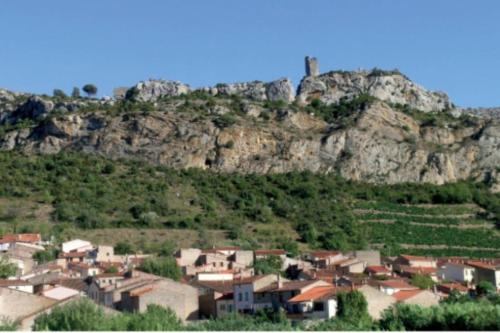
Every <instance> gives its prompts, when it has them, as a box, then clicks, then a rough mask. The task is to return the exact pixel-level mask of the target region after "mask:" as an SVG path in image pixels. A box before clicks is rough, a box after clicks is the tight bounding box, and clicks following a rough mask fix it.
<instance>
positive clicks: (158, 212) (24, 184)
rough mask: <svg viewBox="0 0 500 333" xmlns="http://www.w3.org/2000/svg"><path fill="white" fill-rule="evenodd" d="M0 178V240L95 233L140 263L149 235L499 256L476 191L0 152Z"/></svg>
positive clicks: (489, 215)
mask: <svg viewBox="0 0 500 333" xmlns="http://www.w3.org/2000/svg"><path fill="white" fill-rule="evenodd" d="M0 175H1V181H0V221H1V222H0V225H1V228H2V229H1V230H2V232H6V231H13V230H16V231H41V232H42V233H43V235H44V237H49V236H50V235H55V236H57V237H60V238H62V239H64V238H68V237H70V235H71V236H75V235H79V236H81V237H85V235H93V237H100V239H103V238H104V239H105V238H106V237H105V234H103V233H102V232H104V231H106V232H108V233H109V234H110V235H112V234H113V233H114V230H117V228H120V229H119V230H129V231H130V232H129V233H128V235H129V236H130V235H136V237H137V238H135V239H130V241H131V242H135V243H136V245H137V246H138V249H140V250H144V251H148V250H150V247H151V244H149V239H148V236H147V232H149V231H148V229H151V230H153V229H154V230H157V232H155V234H156V235H157V236H156V237H157V239H156V241H158V242H161V241H164V240H167V241H173V242H175V243H176V244H179V240H180V239H182V245H183V246H189V245H199V246H212V245H217V244H236V245H241V246H243V247H247V248H257V247H263V246H278V247H283V248H296V246H297V244H298V245H299V247H300V248H325V249H341V250H349V249H359V248H369V247H379V248H381V249H382V250H383V251H384V252H385V253H389V254H394V253H399V252H406V253H421V252H425V253H429V252H430V253H435V254H450V255H451V254H452V255H469V256H493V255H498V249H500V235H499V234H498V231H497V230H496V226H495V222H496V221H498V218H499V216H500V195H499V194H491V193H490V192H489V191H488V189H487V186H486V185H484V184H482V183H472V182H465V181H464V182H459V183H452V184H448V185H443V186H436V185H429V184H399V185H373V184H365V183H359V182H353V181H347V180H344V179H342V178H340V177H338V176H335V175H319V174H313V173H310V172H300V173H299V172H292V173H283V174H268V175H257V174H246V175H241V174H235V173H214V172H211V171H203V170H199V169H186V170H174V169H170V168H167V167H163V166H151V165H145V164H144V163H142V162H139V161H130V160H110V159H106V158H104V157H99V156H97V155H89V154H83V153H59V154H55V155H31V156H26V155H23V154H21V153H18V152H1V153H0ZM99 230H102V232H100V231H99ZM119 230H118V232H119ZM134 230H137V232H135V231H134ZM141 230H143V231H141ZM170 230H172V231H170ZM205 230H210V232H205ZM161 233H163V235H164V237H162V236H161ZM181 235H187V236H184V238H183V236H181ZM110 239H111V242H114V241H118V240H120V239H114V238H113V237H110Z"/></svg>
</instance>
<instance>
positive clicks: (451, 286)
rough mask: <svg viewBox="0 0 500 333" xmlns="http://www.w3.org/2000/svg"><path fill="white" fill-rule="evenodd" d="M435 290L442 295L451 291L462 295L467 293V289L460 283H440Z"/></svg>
mask: <svg viewBox="0 0 500 333" xmlns="http://www.w3.org/2000/svg"><path fill="white" fill-rule="evenodd" d="M437 289H438V290H439V291H442V292H444V293H450V292H451V291H452V290H457V291H459V292H462V293H466V292H467V291H469V288H467V287H466V286H464V285H462V284H460V283H441V284H439V285H438V286H437Z"/></svg>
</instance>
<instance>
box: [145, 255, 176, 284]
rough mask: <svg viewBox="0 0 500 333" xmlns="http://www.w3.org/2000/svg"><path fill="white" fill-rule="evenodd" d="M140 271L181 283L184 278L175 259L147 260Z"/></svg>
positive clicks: (158, 258) (154, 258) (155, 258)
mask: <svg viewBox="0 0 500 333" xmlns="http://www.w3.org/2000/svg"><path fill="white" fill-rule="evenodd" d="M139 269H140V270H141V271H143V272H146V273H151V274H155V275H159V276H163V277H166V278H170V279H172V280H175V281H179V280H180V279H181V276H182V272H181V270H180V268H179V266H177V262H176V261H175V259H174V258H173V257H151V258H147V259H146V260H144V262H143V263H142V265H141V266H140V267H139Z"/></svg>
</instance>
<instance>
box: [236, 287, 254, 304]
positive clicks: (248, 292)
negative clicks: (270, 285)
mask: <svg viewBox="0 0 500 333" xmlns="http://www.w3.org/2000/svg"><path fill="white" fill-rule="evenodd" d="M253 291H254V285H253V283H246V284H236V285H234V296H233V297H234V306H235V309H236V311H252V310H253V304H254V294H253Z"/></svg>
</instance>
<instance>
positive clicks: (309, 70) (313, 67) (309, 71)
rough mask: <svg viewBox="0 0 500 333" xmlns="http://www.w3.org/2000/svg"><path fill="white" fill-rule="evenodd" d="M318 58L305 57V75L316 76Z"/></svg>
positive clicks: (317, 73) (317, 72)
mask: <svg viewBox="0 0 500 333" xmlns="http://www.w3.org/2000/svg"><path fill="white" fill-rule="evenodd" d="M318 75H319V66H318V60H317V59H316V58H314V57H306V76H318Z"/></svg>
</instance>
